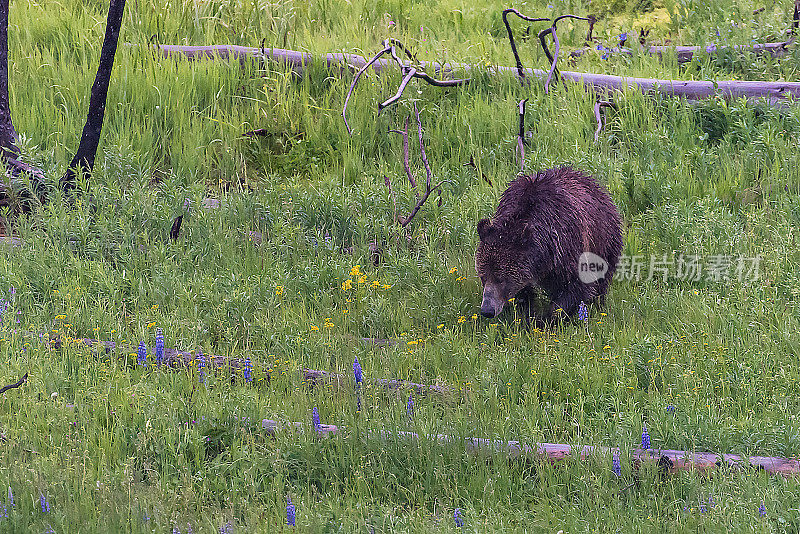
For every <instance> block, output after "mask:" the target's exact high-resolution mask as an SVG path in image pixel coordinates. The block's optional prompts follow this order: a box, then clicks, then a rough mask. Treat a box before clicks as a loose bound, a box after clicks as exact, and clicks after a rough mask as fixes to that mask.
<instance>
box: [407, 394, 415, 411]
mask: <svg viewBox="0 0 800 534" xmlns="http://www.w3.org/2000/svg"><path fill="white" fill-rule="evenodd" d="M406 415H408V417H414V394H413V393H409V395H408V402H407V403H406Z"/></svg>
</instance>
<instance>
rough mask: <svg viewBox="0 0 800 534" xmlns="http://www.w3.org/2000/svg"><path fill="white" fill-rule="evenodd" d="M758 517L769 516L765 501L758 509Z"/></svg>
mask: <svg viewBox="0 0 800 534" xmlns="http://www.w3.org/2000/svg"><path fill="white" fill-rule="evenodd" d="M758 515H760V516H761V517H764V516H765V515H767V507H766V506H764V502H763V501H762V502H761V506H759V507H758Z"/></svg>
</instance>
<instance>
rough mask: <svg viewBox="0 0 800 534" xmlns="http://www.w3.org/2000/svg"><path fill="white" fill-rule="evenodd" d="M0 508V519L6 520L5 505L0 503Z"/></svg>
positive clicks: (6, 509) (6, 510) (6, 511)
mask: <svg viewBox="0 0 800 534" xmlns="http://www.w3.org/2000/svg"><path fill="white" fill-rule="evenodd" d="M0 506H2V508H0V519H8V508H6V505H5V504H3V503H1V502H0Z"/></svg>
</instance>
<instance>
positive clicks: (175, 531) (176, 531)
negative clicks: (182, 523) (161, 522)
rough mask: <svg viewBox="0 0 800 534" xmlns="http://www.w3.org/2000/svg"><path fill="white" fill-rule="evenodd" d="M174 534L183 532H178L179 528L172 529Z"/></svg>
mask: <svg viewBox="0 0 800 534" xmlns="http://www.w3.org/2000/svg"><path fill="white" fill-rule="evenodd" d="M172 534H181V531H180V530H178V527H172Z"/></svg>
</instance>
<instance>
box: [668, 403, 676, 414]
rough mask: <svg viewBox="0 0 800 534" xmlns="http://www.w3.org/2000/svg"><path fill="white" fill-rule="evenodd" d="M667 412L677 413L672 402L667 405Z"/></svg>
mask: <svg viewBox="0 0 800 534" xmlns="http://www.w3.org/2000/svg"><path fill="white" fill-rule="evenodd" d="M667 413H675V406H673V405H672V404H670V405H669V406H667Z"/></svg>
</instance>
